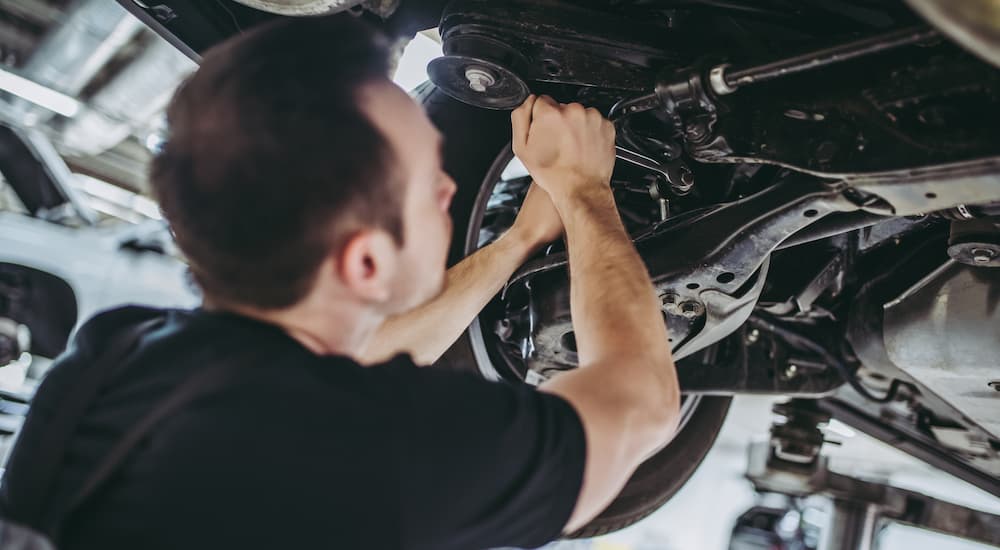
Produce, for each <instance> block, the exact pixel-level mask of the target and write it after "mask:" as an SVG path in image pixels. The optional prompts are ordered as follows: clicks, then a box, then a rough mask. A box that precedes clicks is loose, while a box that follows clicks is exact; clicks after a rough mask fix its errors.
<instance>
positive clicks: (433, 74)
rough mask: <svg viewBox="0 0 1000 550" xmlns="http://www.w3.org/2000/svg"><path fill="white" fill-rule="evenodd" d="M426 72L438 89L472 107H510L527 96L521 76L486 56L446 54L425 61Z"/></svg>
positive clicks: (498, 108) (519, 102) (522, 101)
mask: <svg viewBox="0 0 1000 550" xmlns="http://www.w3.org/2000/svg"><path fill="white" fill-rule="evenodd" d="M427 75H428V76H429V77H430V79H431V82H433V83H434V84H435V85H436V86H437V87H438V88H440V89H441V91H443V92H444V93H446V94H448V95H449V96H451V97H453V98H455V99H457V100H459V101H461V102H463V103H468V104H469V105H472V106H474V107H482V108H484V109H497V110H503V109H513V108H515V107H517V106H518V105H520V104H522V103H524V100H525V99H527V98H528V93H529V91H528V85H527V84H525V82H524V81H523V80H521V78H520V77H518V76H517V75H516V74H514V73H513V72H512V71H511V70H510V69H508V68H506V67H504V66H502V65H499V64H497V63H494V62H493V61H489V60H486V59H481V58H477V57H469V56H464V55H446V56H444V57H439V58H437V59H434V60H433V61H431V62H430V64H429V65H427Z"/></svg>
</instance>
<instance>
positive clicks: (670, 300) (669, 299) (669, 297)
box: [660, 292, 679, 306]
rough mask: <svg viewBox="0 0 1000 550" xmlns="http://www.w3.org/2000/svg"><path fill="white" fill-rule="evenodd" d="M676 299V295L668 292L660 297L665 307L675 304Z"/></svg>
mask: <svg viewBox="0 0 1000 550" xmlns="http://www.w3.org/2000/svg"><path fill="white" fill-rule="evenodd" d="M678 299H679V297H678V296H677V295H676V294H673V293H671V292H668V293H666V294H664V295H663V296H660V300H662V301H663V305H665V306H667V305H671V304H676V303H677V300H678Z"/></svg>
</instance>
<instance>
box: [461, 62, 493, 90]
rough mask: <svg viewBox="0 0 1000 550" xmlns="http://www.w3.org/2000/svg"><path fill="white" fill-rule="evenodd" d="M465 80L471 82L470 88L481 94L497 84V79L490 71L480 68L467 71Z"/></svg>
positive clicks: (470, 68) (471, 68)
mask: <svg viewBox="0 0 1000 550" xmlns="http://www.w3.org/2000/svg"><path fill="white" fill-rule="evenodd" d="M465 78H466V79H468V81H469V88H472V91H474V92H479V93H483V92H485V91H486V88H489V87H490V86H492V85H494V84H496V83H497V80H496V78H493V75H492V74H490V72H489V71H487V70H486V69H483V68H480V67H469V68H468V69H465Z"/></svg>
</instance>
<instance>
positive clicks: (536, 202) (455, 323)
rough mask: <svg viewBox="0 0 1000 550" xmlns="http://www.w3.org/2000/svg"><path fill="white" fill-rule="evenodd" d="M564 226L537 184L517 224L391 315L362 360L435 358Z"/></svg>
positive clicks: (426, 360) (424, 360) (424, 361)
mask: <svg viewBox="0 0 1000 550" xmlns="http://www.w3.org/2000/svg"><path fill="white" fill-rule="evenodd" d="M561 232H562V224H561V223H560V221H559V216H558V214H557V213H556V210H555V208H554V207H553V206H552V203H551V201H550V200H549V198H548V196H547V195H546V194H545V192H544V191H542V190H541V189H538V188H536V187H535V186H534V185H532V187H531V188H530V189H529V190H528V196H527V197H526V198H525V200H524V204H523V205H522V207H521V211H520V212H519V213H518V216H517V220H516V221H515V222H514V226H513V227H511V229H510V230H509V231H507V232H506V233H504V234H503V235H502V236H501V237H500V238H498V239H497V240H496V241H494V242H493V243H491V244H489V245H486V246H484V247H483V248H481V249H479V250H477V251H476V252H475V253H473V254H472V255H470V256H469V257H467V258H465V259H464V260H462V261H461V262H459V263H458V264H456V265H454V266H453V267H452V268H451V269H449V270H448V273H447V275H446V279H445V284H444V290H443V291H442V292H441V294H440V295H438V296H437V297H436V298H434V299H433V300H431V301H430V302H428V303H426V304H424V305H422V306H420V307H417V308H416V309H413V310H411V311H408V312H406V313H403V314H401V315H396V316H393V317H390V318H389V319H387V320H386V322H385V323H384V324H383V325H382V326H381V327H380V328H379V330H378V331H377V332H376V333H375V336H374V338H373V339H372V342H371V343H370V345H369V346H368V349H367V350H366V351H365V354H364V355H363V356H362V357H360V358H358V360H359V361H361V362H362V363H366V364H371V363H378V362H380V361H384V360H387V359H389V358H391V357H392V356H393V355H395V354H397V353H409V354H410V355H411V356H412V357H413V361H414V362H415V363H416V364H418V365H429V364H431V363H433V362H434V361H436V360H437V359H438V358H439V357H440V356H441V354H443V353H444V352H445V351H446V350H447V349H448V348H449V347H450V346H451V345H452V344H453V343H454V342H455V340H457V339H458V337H459V336H461V335H462V331H463V330H465V329H466V327H468V326H469V323H471V322H472V320H473V319H474V318H475V317H476V315H479V312H480V311H482V309H483V307H485V306H486V304H487V302H489V301H490V299H491V298H492V297H493V296H494V295H496V293H497V292H499V291H500V289H501V288H503V285H504V283H506V282H507V280H508V279H510V276H511V275H512V274H513V273H514V270H516V269H517V268H518V267H520V265H521V264H523V263H524V262H525V261H527V259H528V258H529V257H530V256H531V255H532V254H533V253H534V252H535V251H536V250H538V249H539V248H540V247H542V246H544V245H545V244H547V243H549V242H551V241H553V240H555V239H556V238H558V236H559V234H560V233H561Z"/></svg>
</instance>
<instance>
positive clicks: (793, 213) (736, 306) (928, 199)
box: [508, 159, 1000, 371]
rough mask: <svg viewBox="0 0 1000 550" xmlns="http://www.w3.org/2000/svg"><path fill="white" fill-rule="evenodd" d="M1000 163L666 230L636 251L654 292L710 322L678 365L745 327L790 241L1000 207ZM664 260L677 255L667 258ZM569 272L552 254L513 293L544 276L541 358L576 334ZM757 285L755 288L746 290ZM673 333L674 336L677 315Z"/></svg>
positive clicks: (720, 211)
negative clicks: (834, 220)
mask: <svg viewBox="0 0 1000 550" xmlns="http://www.w3.org/2000/svg"><path fill="white" fill-rule="evenodd" d="M998 163H1000V161H998V160H997V159H985V160H981V161H977V162H974V163H966V164H961V165H953V166H948V167H944V168H930V169H925V170H911V171H905V172H891V173H885V174H877V175H873V176H868V177H864V178H856V179H851V180H848V181H845V182H840V183H831V182H823V181H821V180H805V181H802V180H798V179H790V180H786V181H784V182H781V183H779V184H777V185H774V186H772V187H770V188H768V189H765V190H764V191H761V192H759V193H757V194H756V195H752V196H750V197H747V198H745V199H742V200H739V201H735V202H732V203H728V204H723V205H721V206H718V207H716V208H714V209H711V210H709V211H707V212H704V213H701V214H697V215H694V216H690V217H687V218H682V219H680V220H678V219H670V220H668V221H667V222H665V223H662V224H660V226H658V227H657V228H655V229H654V230H653V231H651V232H650V233H649V234H647V235H645V236H642V237H639V238H637V239H636V242H635V244H636V248H637V250H638V251H639V253H640V254H641V255H642V257H643V259H644V260H645V262H646V266H647V269H648V270H649V272H650V276H651V277H652V279H653V283H654V285H655V286H656V288H657V289H658V290H660V291H661V292H663V293H670V294H673V295H675V296H677V299H678V301H695V302H698V303H701V304H702V305H703V306H704V309H705V312H706V313H705V316H704V322H703V323H701V324H700V325H695V326H689V325H688V322H687V321H685V323H684V325H683V326H681V325H678V326H677V327H676V328H677V330H678V335H679V336H678V339H677V341H675V342H673V344H674V354H675V356H676V357H677V358H683V357H686V356H688V355H690V354H692V353H694V352H697V351H699V350H701V349H704V348H705V347H707V346H708V345H711V344H713V343H715V342H718V341H719V340H721V339H722V338H724V337H725V336H727V335H728V334H731V333H732V331H734V330H736V329H737V328H738V327H739V326H740V325H741V324H742V323H743V321H745V320H746V319H747V317H748V316H749V315H750V313H751V311H752V309H753V306H754V305H755V303H756V301H757V297H758V296H759V293H760V289H761V287H762V283H761V281H760V275H759V274H758V269H760V268H761V267H762V266H763V265H765V262H766V260H767V259H768V257H769V255H770V254H771V252H773V251H774V250H775V249H777V247H778V246H779V245H780V244H781V243H782V242H783V241H785V240H786V239H788V238H789V237H790V236H791V235H793V234H795V233H797V232H799V231H801V230H802V229H804V228H806V227H808V226H809V225H811V224H812V223H814V222H816V221H817V220H819V219H821V218H823V217H824V216H826V215H828V214H830V213H833V212H850V211H856V210H859V209H864V210H870V211H874V212H875V213H879V214H884V213H893V214H895V215H911V214H917V213H919V212H922V211H931V210H941V209H945V208H949V207H953V206H955V205H957V204H965V203H974V202H991V201H994V200H1000V175H998V173H1000V164H998ZM859 191H860V192H862V194H864V195H868V196H867V197H864V198H862V199H858V198H854V199H851V200H848V198H847V196H848V195H847V194H846V193H856V192H859ZM845 192H846V193H845ZM852 201H860V202H861V204H860V205H859V204H855V203H854V202H852ZM664 250H669V251H670V253H669V254H663V253H662V251H664ZM566 264H567V255H566V254H565V253H561V254H553V255H550V256H547V257H545V258H542V259H540V260H537V261H535V262H529V263H528V264H525V265H524V266H523V267H522V268H521V269H520V270H518V272H517V273H515V274H514V276H513V277H512V278H511V281H510V282H509V283H508V287H509V286H511V285H514V284H519V283H524V282H527V281H529V280H530V279H534V278H536V277H538V276H539V275H541V274H544V275H545V276H544V278H542V279H540V280H537V281H531V283H534V284H532V286H531V293H532V301H533V302H536V303H541V304H544V306H542V307H544V308H546V311H547V313H546V314H542V315H535V316H534V318H533V323H532V325H531V331H532V334H533V335H535V336H542V341H541V342H537V343H536V344H537V345H536V346H535V349H536V350H537V349H538V348H540V347H541V346H542V345H544V346H549V345H555V346H558V343H559V342H561V338H562V335H563V334H565V333H568V332H570V331H571V330H572V325H571V322H570V318H569V307H568V293H566V292H565V286H566V282H567V281H566V269H565V268H566ZM764 273H766V271H764ZM755 276H756V277H758V279H757V284H754V285H747V284H746V283H747V282H748V281H750V280H751V278H752V277H755ZM529 284H530V283H529ZM564 302H565V303H564ZM667 323H668V326H670V327H671V328H672V329H673V328H674V327H673V324H671V321H670V316H669V315H668V316H667ZM553 353H554V352H553ZM530 361H534V362H535V363H536V364H535V366H534V367H533V368H534V369H535V370H539V371H543V370H545V369H546V366H545V363H557V364H559V365H568V364H573V362H574V361H573V357H572V356H567V355H562V356H560V357H559V358H556V357H554V356H553V355H551V354H549V353H541V354H537V353H536V354H534V357H533V358H529V362H530ZM557 368H558V367H557Z"/></svg>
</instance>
